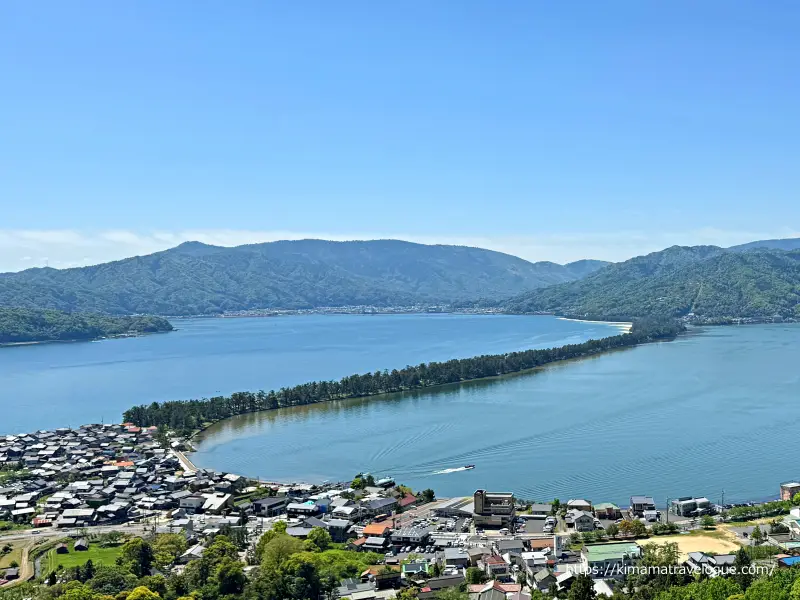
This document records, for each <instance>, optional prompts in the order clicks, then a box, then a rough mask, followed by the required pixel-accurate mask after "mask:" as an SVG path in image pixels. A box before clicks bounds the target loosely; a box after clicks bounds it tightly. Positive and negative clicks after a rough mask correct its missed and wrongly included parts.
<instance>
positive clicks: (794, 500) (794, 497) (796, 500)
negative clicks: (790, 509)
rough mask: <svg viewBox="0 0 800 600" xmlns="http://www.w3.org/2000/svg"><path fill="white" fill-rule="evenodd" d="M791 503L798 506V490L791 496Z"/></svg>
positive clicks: (799, 504)
mask: <svg viewBox="0 0 800 600" xmlns="http://www.w3.org/2000/svg"><path fill="white" fill-rule="evenodd" d="M792 504H794V505H795V506H800V492H797V493H796V494H795V495H794V496H792Z"/></svg>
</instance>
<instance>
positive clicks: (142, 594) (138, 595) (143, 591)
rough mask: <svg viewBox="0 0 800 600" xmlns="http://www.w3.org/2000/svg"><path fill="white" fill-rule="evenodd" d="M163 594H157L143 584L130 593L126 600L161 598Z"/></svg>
mask: <svg viewBox="0 0 800 600" xmlns="http://www.w3.org/2000/svg"><path fill="white" fill-rule="evenodd" d="M160 599H161V596H159V595H158V594H156V593H155V592H154V591H152V590H150V589H149V588H146V587H145V586H143V585H140V586H139V587H137V588H134V590H133V591H132V592H131V593H130V594H128V597H127V598H126V600H160Z"/></svg>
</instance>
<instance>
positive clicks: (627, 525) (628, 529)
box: [619, 519, 633, 537]
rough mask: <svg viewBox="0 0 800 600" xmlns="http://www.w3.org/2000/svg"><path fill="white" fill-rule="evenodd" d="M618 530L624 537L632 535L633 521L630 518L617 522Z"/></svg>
mask: <svg viewBox="0 0 800 600" xmlns="http://www.w3.org/2000/svg"><path fill="white" fill-rule="evenodd" d="M619 532H620V533H621V534H622V535H623V536H626V537H627V536H629V535H633V521H632V520H631V519H623V520H622V522H621V523H620V524H619Z"/></svg>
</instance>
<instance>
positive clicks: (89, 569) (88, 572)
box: [81, 558, 95, 581]
mask: <svg viewBox="0 0 800 600" xmlns="http://www.w3.org/2000/svg"><path fill="white" fill-rule="evenodd" d="M94 575H95V568H94V563H93V562H92V559H91V558H90V559H89V560H87V561H86V563H85V564H84V565H83V572H82V573H81V576H82V577H83V581H88V580H89V579H91V578H92V577H94Z"/></svg>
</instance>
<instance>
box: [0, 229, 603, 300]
mask: <svg viewBox="0 0 800 600" xmlns="http://www.w3.org/2000/svg"><path fill="white" fill-rule="evenodd" d="M606 264H608V263H604V262H602V261H586V260H584V261H578V262H576V263H572V264H568V265H557V264H555V263H551V262H539V263H530V262H528V261H525V260H522V259H521V258H517V257H515V256H510V255H508V254H502V253H500V252H493V251H491V250H483V249H480V248H469V247H464V246H427V245H423V244H412V243H409V242H402V241H397V240H377V241H366V242H329V241H324V240H300V241H283V242H273V243H268V244H254V245H248V246H238V247H235V248H221V247H217V246H208V245H205V244H200V243H197V242H188V243H185V244H181V245H180V246H178V247H176V248H172V249H170V250H166V251H164V252H158V253H155V254H150V255H148V256H137V257H133V258H128V259H125V260H120V261H116V262H111V263H106V264H101V265H96V266H90V267H81V268H75V269H65V270H57V269H29V270H26V271H22V272H20V273H5V274H1V275H0V306H24V307H29V308H54V309H58V310H66V311H88V312H101V313H108V314H139V313H148V314H161V315H200V314H217V313H221V312H224V311H234V310H249V309H269V308H288V309H293V308H314V307H320V306H347V305H351V306H353V305H365V304H366V305H375V306H400V305H413V304H421V303H427V304H449V303H452V302H457V301H463V300H475V299H477V298H481V297H490V298H509V297H511V296H513V295H515V294H519V293H521V292H523V291H526V290H530V289H534V288H537V287H542V286H545V285H550V284H554V283H561V282H564V281H572V280H575V279H578V278H580V277H583V276H585V275H587V274H589V273H591V272H593V271H595V270H597V269H599V268H602V267H603V266H605V265H606Z"/></svg>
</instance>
